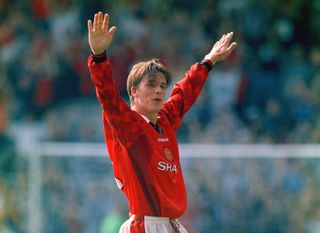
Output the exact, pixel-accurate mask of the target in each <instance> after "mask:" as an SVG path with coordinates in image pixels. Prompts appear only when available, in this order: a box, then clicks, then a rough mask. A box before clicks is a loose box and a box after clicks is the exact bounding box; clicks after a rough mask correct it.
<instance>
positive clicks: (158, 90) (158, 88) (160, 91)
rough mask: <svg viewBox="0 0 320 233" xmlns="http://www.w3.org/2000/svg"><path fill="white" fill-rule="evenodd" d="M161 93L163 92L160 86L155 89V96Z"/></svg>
mask: <svg viewBox="0 0 320 233" xmlns="http://www.w3.org/2000/svg"><path fill="white" fill-rule="evenodd" d="M162 91H163V90H162V88H161V86H160V85H159V86H157V87H156V93H157V94H161V93H162Z"/></svg>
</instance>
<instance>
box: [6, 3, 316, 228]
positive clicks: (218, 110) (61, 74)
mask: <svg viewBox="0 0 320 233" xmlns="http://www.w3.org/2000/svg"><path fill="white" fill-rule="evenodd" d="M99 10H101V11H103V12H108V13H109V14H110V20H111V22H110V24H111V25H116V26H117V27H118V31H117V33H116V35H115V37H114V40H113V43H112V45H111V47H110V49H109V50H108V58H109V59H110V61H111V64H112V67H113V74H114V78H115V81H116V84H117V86H118V88H119V91H120V94H121V95H122V97H123V98H124V99H125V100H127V101H128V97H127V93H126V87H125V85H126V77H127V75H128V72H129V70H130V68H131V67H132V65H133V64H134V63H136V62H137V61H140V60H145V59H148V58H152V57H159V58H161V59H163V60H165V62H166V63H167V65H168V67H169V69H170V70H171V72H172V76H173V78H174V81H178V80H180V79H181V78H182V77H183V75H184V73H185V72H186V71H187V70H188V68H189V67H190V66H191V65H192V64H193V63H195V62H199V61H201V60H202V58H203V57H204V55H205V54H206V53H207V52H209V51H210V49H211V46H212V45H213V43H214V42H215V41H216V40H217V39H218V38H219V37H220V36H221V35H223V34H225V33H227V32H229V31H233V32H234V35H235V37H234V40H235V41H237V42H238V44H239V47H238V49H237V50H236V51H235V53H233V54H232V56H231V57H230V58H228V60H226V61H224V62H223V63H219V64H217V65H215V67H214V69H213V71H212V72H211V73H210V78H209V79H208V81H207V83H206V85H205V88H204V90H203V92H202V94H201V96H200V98H199V99H198V101H197V103H196V104H195V106H194V107H193V108H192V109H191V110H190V112H189V113H188V114H187V115H186V117H185V120H184V123H183V124H182V126H181V128H180V130H179V132H178V138H179V141H180V142H184V143H248V144H251V143H318V142H320V117H319V115H320V112H319V105H320V94H319V93H320V45H319V41H320V1H319V0H308V1H303V0H289V1H284V0H281V1H280V0H266V1H260V0H243V1H238V0H223V1H222V0H221V1H211V0H203V1H201V2H198V1H188V0H175V1H170V0H148V1H147V0H131V1H129V0H117V1H103V0H95V1H88V0H79V1H76V0H30V1H24V0H0V30H1V33H0V156H1V157H0V168H1V171H0V172H1V174H0V178H1V179H0V229H1V230H0V232H1V233H2V232H9V233H11V232H24V231H23V229H22V227H21V224H20V225H19V224H17V222H21V218H22V215H23V214H24V213H19V211H18V210H17V208H18V209H19V208H20V209H24V208H23V206H24V205H25V204H23V203H15V202H19V200H20V199H21V198H23V195H24V193H25V192H24V191H26V189H27V188H26V187H25V184H24V182H23V181H25V179H26V178H25V177H24V175H25V173H27V168H26V162H25V161H24V160H23V159H21V158H19V156H18V154H19V153H18V152H17V150H16V148H17V147H16V144H23V143H27V142H29V141H32V140H31V139H30V138H33V139H35V140H40V141H47V140H49V141H78V142H79V141H80V142H103V141H104V138H103V129H102V123H101V110H100V106H99V104H98V103H97V100H96V97H95V90H94V87H93V85H92V83H91V81H90V76H89V72H88V69H87V57H88V55H89V54H90V50H89V47H88V42H87V28H86V27H87V26H86V25H87V20H88V19H92V18H93V15H94V13H95V12H97V11H99ZM221 166H222V165H221ZM270 166H271V165H270ZM273 166H276V165H274V164H273V165H272V166H271V167H273ZM277 166H281V165H277ZM288 166H289V165H286V164H285V165H283V167H281V168H279V169H280V170H281V172H284V173H286V172H287V173H288V174H287V176H289V175H290V174H291V173H292V172H295V170H294V169H293V171H292V169H286V167H288ZM308 166H309V165H308ZM308 166H303V167H304V168H305V169H309V168H308ZM239 167H240V168H239ZM253 167H255V166H253ZM236 169H240V170H241V169H242V168H241V166H238V167H237V168H236ZM261 169H262V170H263V169H266V170H268V167H267V165H266V167H264V166H258V168H256V171H252V172H257V173H259V172H263V171H262V170H261ZM276 169H278V168H276ZM297 169H298V168H297ZM299 169H300V168H299ZM317 169H319V168H315V173H312V174H311V175H310V174H309V176H310V177H313V176H312V175H314V174H316V172H318V173H319V170H317ZM17 170H19V173H17V172H16V171H17ZM253 170H255V169H253ZM49 171H50V170H48V172H49ZM219 171H220V170H219ZM237 171H238V170H237ZM197 172H200V171H197ZM222 173H223V174H224V172H222ZM240 173H241V172H240ZM318 173H317V174H318ZM305 174H307V172H305V171H303V172H301V173H298V175H297V174H296V173H295V174H294V175H296V176H293V178H290V179H289V181H288V182H289V183H290V182H292V183H293V184H295V182H300V181H299V179H302V180H303V185H304V186H303V187H309V186H307V184H309V183H308V182H309V181H308V182H307V181H306V179H309V178H310V177H309V176H306V175H305ZM229 176H232V173H230V174H228V173H227V174H225V176H223V175H222V174H220V173H219V172H216V173H214V176H213V179H215V177H220V178H219V179H222V180H223V179H226V178H228V177H229ZM284 176H285V175H284ZM209 177H211V176H209ZM263 177H264V176H263ZM308 177H309V178H308ZM51 178H52V177H51ZM201 179H208V177H207V178H206V177H205V174H202V175H201ZM230 179H231V181H230V182H231V184H232V183H235V184H237V185H240V186H243V189H245V187H246V186H245V185H243V182H249V183H250V180H248V178H246V177H244V178H243V179H242V178H237V179H239V181H238V180H237V179H236V180H232V177H231V178H230ZM310 179H311V178H310ZM199 182H200V183H201V182H204V181H199ZM225 182H227V183H228V182H229V181H225ZM263 182H266V181H263ZM263 182H262V183H263ZM258 183H259V182H258ZM22 184H24V185H22ZM197 184H198V183H197ZM191 185H192V184H191ZM221 185H222V186H223V184H221ZM225 185H227V184H225ZM266 185H267V186H268V185H270V184H269V183H266ZM280 186H281V185H278V186H276V187H275V190H278V188H279V192H283V193H282V194H283V196H285V195H286V194H287V193H286V191H285V190H283V189H281V187H282V186H281V187H280ZM193 188H194V189H201V190H199V191H201V192H200V193H201V194H202V195H209V197H199V198H204V199H210V200H214V199H215V196H212V195H215V192H216V190H211V191H212V192H211V191H210V190H207V189H208V188H213V189H214V187H206V184H204V185H201V186H195V187H193ZM226 188H228V187H226ZM229 188H232V187H229ZM260 188H261V190H260V191H261V192H260V193H258V195H260V194H261V196H259V197H255V198H256V199H257V200H255V202H254V204H255V206H251V207H252V209H251V211H253V213H257V214H260V215H264V212H263V211H266V209H268V211H269V207H270V206H269V204H268V203H267V202H272V203H273V202H275V200H268V199H267V198H268V195H267V194H266V193H264V192H262V190H264V189H263V188H265V187H260ZM309 188H310V189H311V186H310V187H309ZM20 189H22V190H24V191H21V192H19V193H17V192H16V191H17V190H20ZM202 189H205V190H202ZM12 190H14V192H13V193H17V194H16V195H12V192H11V191H12ZM246 190H248V189H246ZM301 190H303V191H301ZM301 190H300V192H299V195H300V194H301V195H304V194H305V193H307V194H306V195H307V196H304V198H309V199H308V200H305V199H304V198H302V200H305V202H307V203H310V200H312V201H317V204H318V205H319V199H312V197H310V195H311V194H309V192H315V193H317V192H319V183H316V186H315V190H313V191H312V190H311V191H306V190H307V189H306V188H303V189H302V188H301ZM265 191H266V190H265ZM226 192H227V191H226ZM217 195H218V194H217ZM275 195H278V193H277V194H275ZM279 195H280V194H279ZM299 195H298V197H299V198H300V197H301V196H299ZM308 195H309V196H308ZM318 196H319V195H318ZM296 197H297V196H296ZM19 198H20V199H19ZM56 198H57V197H56ZM69 198H72V197H69ZM194 198H196V197H191V199H194ZM224 198H227V196H225V197H224ZM230 198H231V197H230ZM232 198H234V197H232ZM228 200H230V199H228ZM290 200H293V202H292V203H294V201H296V200H297V199H294V198H293V199H290ZM197 201H199V200H197ZM233 201H234V202H235V205H236V201H235V200H233ZM244 201H245V200H244ZM251 201H252V200H251ZM14 203H15V204H14ZM219 203H220V204H219ZM272 203H271V206H272ZM200 204H203V205H206V204H208V203H200ZM250 204H251V205H252V204H253V203H251V202H250ZM281 204H283V205H285V204H286V203H281ZM302 204H303V203H302ZM217 205H223V202H217V203H211V202H210V203H209V204H208V206H209V207H206V206H202V207H201V208H203V209H201V210H200V212H204V213H207V212H206V211H204V210H207V211H209V212H210V213H209V215H206V216H203V215H199V213H198V212H197V211H198V210H196V211H195V212H194V213H193V214H195V215H197V216H198V217H195V218H194V219H198V220H199V216H202V217H203V218H211V217H214V218H217V217H219V216H220V217H221V216H224V217H226V216H225V215H224V214H227V213H222V212H219V211H218V210H216V211H217V212H214V210H212V209H211V208H212V206H213V208H215V207H216V206H217ZM288 205H289V204H288ZM8 206H9V207H8ZM266 206H269V207H268V208H267V207H266ZM241 207H243V206H241ZM251 207H250V208H251ZM48 208H49V209H50V208H51V207H48ZM234 208H236V206H234ZM277 208H280V207H277ZM283 208H284V207H283ZM271 209H272V208H271V207H270V211H271ZM4 210H9V211H4ZM262 210H263V211H262ZM68 213H69V212H68ZM267 214H268V213H267ZM271 214H272V213H271ZM295 217H297V216H295ZM318 218H319V219H320V216H319V213H318ZM199 221H200V220H199ZM219 221H220V222H221V224H223V223H224V222H223V221H225V220H224V219H216V222H217V223H219ZM257 221H258V220H257ZM270 221H271V220H270ZM284 221H285V220H284ZM194 224H197V223H194ZM256 224H257V225H259V224H268V222H264V223H260V222H257V223H256ZM2 225H3V227H2ZM19 226H20V229H19ZM209 226H210V225H209ZM2 229H4V230H2ZM48 232H49V231H48ZM52 232H55V231H52ZM70 232H71V231H70ZM88 232H89V233H91V232H90V231H88ZM198 232H208V231H206V230H203V231H200V230H199V231H198ZM246 232H249V231H246ZM251 232H284V231H281V230H279V231H262V230H261V231H251ZM290 232H293V231H290ZM92 233H94V232H92Z"/></svg>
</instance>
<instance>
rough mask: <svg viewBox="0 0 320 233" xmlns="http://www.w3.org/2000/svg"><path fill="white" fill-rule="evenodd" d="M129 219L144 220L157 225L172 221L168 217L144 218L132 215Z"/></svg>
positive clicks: (144, 216)
mask: <svg viewBox="0 0 320 233" xmlns="http://www.w3.org/2000/svg"><path fill="white" fill-rule="evenodd" d="M130 218H133V219H136V218H144V220H145V221H146V222H157V223H168V222H170V220H172V218H169V217H157V216H146V215H143V216H139V215H135V214H132V215H131V216H130Z"/></svg>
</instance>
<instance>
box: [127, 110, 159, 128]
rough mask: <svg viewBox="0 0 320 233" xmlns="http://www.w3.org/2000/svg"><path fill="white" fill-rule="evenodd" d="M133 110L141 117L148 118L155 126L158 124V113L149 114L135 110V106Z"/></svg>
mask: <svg viewBox="0 0 320 233" xmlns="http://www.w3.org/2000/svg"><path fill="white" fill-rule="evenodd" d="M131 110H133V111H135V112H137V113H139V114H140V115H143V116H145V117H147V118H148V119H149V120H150V121H151V122H152V123H153V124H157V117H158V113H149V112H144V111H139V110H138V109H136V108H135V106H131Z"/></svg>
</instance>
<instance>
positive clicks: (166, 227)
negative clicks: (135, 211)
mask: <svg viewBox="0 0 320 233" xmlns="http://www.w3.org/2000/svg"><path fill="white" fill-rule="evenodd" d="M119 233H188V232H187V230H186V229H185V228H184V227H183V226H182V225H181V224H180V223H179V222H178V220H177V219H170V218H165V217H152V216H142V217H139V216H135V215H132V216H131V217H130V218H129V219H128V220H127V221H125V222H124V223H123V224H122V226H121V227H120V230H119Z"/></svg>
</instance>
